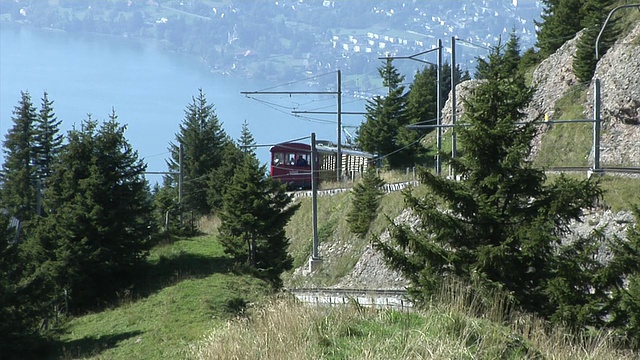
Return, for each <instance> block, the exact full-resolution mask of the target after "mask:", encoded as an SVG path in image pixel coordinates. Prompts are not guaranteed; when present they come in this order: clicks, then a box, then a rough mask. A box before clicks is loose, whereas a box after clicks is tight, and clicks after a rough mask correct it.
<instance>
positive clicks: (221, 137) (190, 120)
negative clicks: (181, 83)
mask: <svg viewBox="0 0 640 360" xmlns="http://www.w3.org/2000/svg"><path fill="white" fill-rule="evenodd" d="M228 141H229V139H228V136H227V135H226V133H225V132H224V130H223V129H222V123H221V122H220V121H219V120H218V117H217V115H216V113H215V108H214V105H213V104H209V103H208V102H207V99H206V97H205V94H204V92H203V91H202V89H199V91H198V95H197V96H196V97H193V98H192V102H191V103H190V104H189V105H187V108H186V110H185V117H184V120H183V122H182V124H180V132H179V133H177V134H176V143H175V144H174V143H172V144H170V145H169V151H170V152H171V159H169V160H168V161H167V165H168V167H169V170H170V171H173V172H177V171H178V170H179V162H180V155H179V153H180V150H179V148H180V146H179V144H182V145H183V149H184V165H183V169H184V184H183V191H184V198H183V204H182V205H183V209H184V210H193V211H195V212H196V213H197V214H200V215H205V214H209V213H210V212H211V210H212V208H211V206H210V205H209V203H208V202H207V196H205V193H204V191H205V189H206V182H207V176H208V175H209V173H210V172H211V171H212V170H213V169H215V168H217V167H219V166H220V165H221V164H222V162H223V157H222V153H223V149H224V147H225V144H226V143H227V142H228ZM168 180H169V183H170V184H171V185H172V186H176V185H177V183H178V177H177V175H173V176H171V177H168ZM219 190H220V191H222V189H219Z"/></svg>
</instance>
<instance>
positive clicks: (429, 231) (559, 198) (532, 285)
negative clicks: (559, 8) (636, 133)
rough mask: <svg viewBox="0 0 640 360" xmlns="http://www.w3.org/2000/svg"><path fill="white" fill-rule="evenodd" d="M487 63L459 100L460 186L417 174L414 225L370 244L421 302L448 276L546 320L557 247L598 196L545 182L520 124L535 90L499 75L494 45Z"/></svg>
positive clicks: (592, 185)
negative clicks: (497, 292) (420, 190)
mask: <svg viewBox="0 0 640 360" xmlns="http://www.w3.org/2000/svg"><path fill="white" fill-rule="evenodd" d="M487 65H488V66H487V67H486V68H485V69H484V74H485V75H486V80H485V81H483V82H482V83H481V84H480V85H479V86H478V87H477V88H476V89H475V91H474V94H473V95H472V96H470V97H469V98H468V99H466V100H465V109H466V110H465V113H464V115H463V121H464V122H465V123H468V124H469V125H470V126H468V127H465V128H462V129H460V131H459V139H460V141H461V143H463V144H464V146H465V153H464V154H463V155H462V156H461V157H458V158H455V159H451V160H450V161H451V165H452V166H453V168H454V169H455V172H456V173H457V174H461V176H462V179H463V180H461V181H453V180H448V179H446V178H443V177H439V176H435V175H433V174H431V173H430V172H428V171H425V170H424V169H421V171H420V178H421V181H422V183H423V184H425V185H426V186H427V188H429V189H430V190H431V191H429V192H428V193H427V195H425V196H424V197H421V198H419V197H416V196H414V195H413V193H412V192H407V193H406V197H405V200H406V203H407V205H408V206H409V207H410V208H411V209H412V210H413V212H414V213H415V214H416V215H417V216H418V217H419V219H420V221H421V222H420V224H419V225H418V228H417V229H416V230H415V231H414V230H411V229H410V228H409V227H408V226H406V225H393V224H392V226H391V231H392V236H391V238H392V242H391V243H390V244H387V243H382V242H381V241H380V240H376V241H375V242H374V243H375V246H376V247H377V248H378V249H380V250H381V251H382V252H383V254H384V256H385V258H386V259H387V261H388V263H389V264H390V265H391V266H392V267H393V268H395V269H397V270H400V271H402V272H403V273H404V274H405V276H406V277H407V278H408V279H409V280H410V281H411V286H410V289H409V290H410V294H412V296H414V297H415V298H416V300H417V301H418V302H420V301H426V299H428V298H429V294H430V293H431V292H432V291H434V290H435V289H436V288H437V287H438V286H439V284H440V283H441V282H442V279H443V278H444V277H451V276H453V277H460V278H463V279H465V280H467V281H469V282H475V283H480V284H483V285H484V286H487V287H491V288H495V287H498V288H501V289H502V290H504V291H506V292H508V293H509V294H510V296H511V297H512V298H513V299H514V300H515V301H516V302H517V304H518V305H519V306H521V307H522V308H524V309H526V310H530V311H534V312H537V313H538V314H541V315H543V316H549V317H550V316H551V315H552V314H554V313H555V312H556V311H557V310H558V308H559V305H558V304H556V303H553V302H552V301H551V299H550V297H549V294H548V293H547V291H546V290H547V286H548V285H549V283H550V281H551V279H553V277H554V274H555V273H556V271H557V270H558V269H557V267H555V266H556V265H557V257H556V254H555V253H554V249H555V247H556V244H558V243H559V237H560V235H561V234H562V233H563V232H564V230H565V229H566V227H567V225H568V223H569V222H570V221H572V220H576V219H578V217H579V216H580V215H581V213H582V209H586V208H589V207H591V206H592V204H593V203H594V200H595V199H596V198H597V197H598V196H600V195H601V193H602V191H601V190H600V188H599V186H598V184H597V182H596V181H595V180H592V179H587V180H583V181H579V180H572V179H568V178H566V177H563V176H561V177H560V178H559V179H558V180H556V181H553V182H551V183H550V184H547V183H546V178H545V175H544V172H543V171H542V170H539V169H535V168H533V166H532V164H531V162H530V161H529V160H527V159H528V156H529V154H530V151H531V140H532V139H533V137H534V136H535V133H536V127H535V126H536V125H535V124H533V123H530V124H527V125H518V124H517V123H519V122H520V121H522V119H523V117H524V114H523V113H522V112H521V109H524V108H525V107H526V105H527V103H528V102H529V101H530V99H531V97H532V90H531V89H530V88H527V87H526V86H525V84H524V78H523V77H522V75H520V74H518V73H517V72H516V73H514V72H513V70H512V71H510V72H509V71H507V72H504V70H505V69H512V66H511V65H510V64H509V61H508V58H507V57H506V56H505V55H503V54H502V53H501V50H500V48H495V49H494V51H493V52H492V53H491V54H490V55H489V61H488V62H487Z"/></svg>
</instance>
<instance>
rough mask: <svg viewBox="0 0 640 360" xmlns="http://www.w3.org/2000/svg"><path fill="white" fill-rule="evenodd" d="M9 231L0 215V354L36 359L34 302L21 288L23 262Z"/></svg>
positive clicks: (3, 217) (1, 213)
mask: <svg viewBox="0 0 640 360" xmlns="http://www.w3.org/2000/svg"><path fill="white" fill-rule="evenodd" d="M14 240H15V238H14V233H13V231H11V229H10V228H9V217H8V216H7V215H6V214H5V213H4V212H2V211H0V319H2V321H0V333H1V334H2V336H0V353H1V354H2V356H3V357H6V358H8V359H21V358H36V357H39V356H37V355H36V354H35V351H34V348H33V346H34V343H33V341H34V340H37V332H36V321H37V320H38V316H37V314H36V313H34V312H32V311H31V307H32V306H33V305H34V304H33V301H34V299H33V298H32V297H31V296H30V294H29V293H28V292H26V291H25V290H26V289H25V287H24V285H23V274H22V266H21V265H22V263H23V258H22V256H21V254H20V252H19V247H18V244H17V243H15V241H14Z"/></svg>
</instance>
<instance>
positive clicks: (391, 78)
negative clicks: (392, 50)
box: [378, 59, 404, 93]
mask: <svg viewBox="0 0 640 360" xmlns="http://www.w3.org/2000/svg"><path fill="white" fill-rule="evenodd" d="M378 75H380V78H381V79H382V85H384V86H385V87H386V88H387V89H389V93H391V91H393V90H395V89H397V88H398V87H400V86H401V85H402V82H403V81H404V75H402V74H400V71H398V68H396V67H395V66H394V65H393V59H387V60H386V61H385V62H384V64H383V65H382V66H379V67H378Z"/></svg>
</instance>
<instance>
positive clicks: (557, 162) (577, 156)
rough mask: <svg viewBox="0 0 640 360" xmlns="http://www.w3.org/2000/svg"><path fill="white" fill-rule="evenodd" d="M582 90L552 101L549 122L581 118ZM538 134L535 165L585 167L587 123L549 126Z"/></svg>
mask: <svg viewBox="0 0 640 360" xmlns="http://www.w3.org/2000/svg"><path fill="white" fill-rule="evenodd" d="M585 101H586V89H585V88H584V87H583V86H576V87H574V88H573V89H572V90H571V91H569V92H568V93H567V94H566V95H565V96H563V97H562V98H560V99H559V100H558V101H556V104H555V107H556V108H555V116H554V119H553V120H577V119H584V118H585V115H584V106H583V104H584V103H585ZM545 126H549V128H548V129H547V130H546V131H545V132H544V134H543V135H542V144H541V148H540V153H539V154H538V157H537V158H536V159H535V164H536V165H538V166H544V167H547V166H588V165H589V163H588V162H589V161H588V157H589V152H590V151H591V145H592V142H593V140H592V139H593V125H592V124H590V123H575V124H553V125H545Z"/></svg>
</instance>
